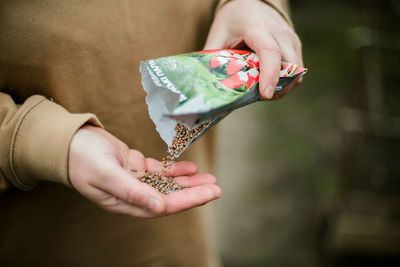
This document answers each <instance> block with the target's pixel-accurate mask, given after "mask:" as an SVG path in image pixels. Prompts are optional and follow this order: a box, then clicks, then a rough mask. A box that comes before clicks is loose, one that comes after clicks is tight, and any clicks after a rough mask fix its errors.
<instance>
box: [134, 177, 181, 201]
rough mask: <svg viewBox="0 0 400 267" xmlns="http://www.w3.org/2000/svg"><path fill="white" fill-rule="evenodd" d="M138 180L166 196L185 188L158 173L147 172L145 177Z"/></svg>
mask: <svg viewBox="0 0 400 267" xmlns="http://www.w3.org/2000/svg"><path fill="white" fill-rule="evenodd" d="M138 180H139V181H141V182H143V183H146V184H149V185H151V186H152V187H154V188H155V189H157V190H158V191H160V192H161V193H163V194H164V195H168V194H171V193H173V192H176V191H180V190H182V189H183V188H185V187H184V186H183V185H179V184H177V183H176V182H175V180H174V179H173V178H171V177H165V176H162V175H160V174H157V173H148V172H147V171H145V174H144V175H141V176H139V177H138Z"/></svg>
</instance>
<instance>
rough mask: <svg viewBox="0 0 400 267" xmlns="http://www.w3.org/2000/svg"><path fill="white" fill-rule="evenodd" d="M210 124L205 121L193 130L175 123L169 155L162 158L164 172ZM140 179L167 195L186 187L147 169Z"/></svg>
mask: <svg viewBox="0 0 400 267" xmlns="http://www.w3.org/2000/svg"><path fill="white" fill-rule="evenodd" d="M209 124H210V122H204V123H202V124H200V125H199V126H198V127H196V128H194V129H192V130H190V129H189V128H187V127H186V126H185V125H183V124H180V123H177V124H176V125H175V136H174V138H173V140H172V144H171V145H170V146H169V149H168V151H167V156H165V157H164V158H163V159H162V173H166V172H167V170H168V169H169V168H170V167H171V165H172V164H173V163H174V162H175V161H174V160H175V159H176V158H178V156H179V155H180V153H182V152H183V151H184V150H185V149H186V148H187V146H188V145H189V144H190V142H191V141H192V140H193V139H195V138H196V137H197V136H198V135H199V134H200V133H201V132H202V131H203V130H204V128H206V127H207V126H208V125H209ZM132 171H134V170H132ZM138 179H139V180H140V181H142V182H144V183H147V184H149V185H151V186H153V187H154V188H156V189H157V190H158V191H160V192H161V193H163V194H165V195H168V194H171V193H173V192H176V191H180V190H182V189H183V188H185V187H184V186H182V185H179V184H177V183H176V182H175V180H174V179H173V178H168V177H165V176H163V175H161V174H158V173H148V172H147V171H145V174H144V175H142V176H140V177H138Z"/></svg>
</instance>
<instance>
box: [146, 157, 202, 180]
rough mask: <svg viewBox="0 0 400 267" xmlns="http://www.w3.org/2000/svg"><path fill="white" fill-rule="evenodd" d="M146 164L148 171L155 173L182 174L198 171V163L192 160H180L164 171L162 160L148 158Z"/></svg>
mask: <svg viewBox="0 0 400 267" xmlns="http://www.w3.org/2000/svg"><path fill="white" fill-rule="evenodd" d="M145 165H146V168H147V170H148V171H150V172H155V173H162V174H163V175H165V176H182V175H192V174H195V173H197V170H198V168H197V165H196V164H194V163H193V162H191V161H178V162H175V163H174V164H172V165H171V166H170V167H168V168H166V169H165V172H163V165H162V163H161V162H160V161H158V160H155V159H152V158H146V160H145Z"/></svg>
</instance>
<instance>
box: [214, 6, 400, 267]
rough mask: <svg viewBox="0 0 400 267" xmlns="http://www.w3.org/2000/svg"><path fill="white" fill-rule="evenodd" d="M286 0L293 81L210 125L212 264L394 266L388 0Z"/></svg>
mask: <svg viewBox="0 0 400 267" xmlns="http://www.w3.org/2000/svg"><path fill="white" fill-rule="evenodd" d="M291 7H292V19H293V22H294V24H295V28H296V31H297V33H298V35H299V36H300V38H301V40H302V43H303V58H304V63H305V66H306V67H308V68H309V73H308V74H307V75H306V76H305V77H304V82H303V84H302V85H301V86H299V87H298V88H296V89H295V90H294V91H293V92H291V93H290V94H289V95H287V96H286V97H284V98H283V99H282V100H279V101H275V102H263V103H256V104H253V105H250V106H247V107H245V108H242V109H240V110H237V111H235V112H234V113H233V114H231V115H230V116H229V117H228V118H226V119H225V120H224V121H223V122H221V126H220V129H219V132H218V151H219V152H218V153H219V154H218V172H217V176H218V177H219V178H220V185H221V187H222V190H223V197H222V198H221V199H220V200H218V202H217V204H216V205H217V207H216V223H215V225H216V233H217V237H218V246H219V249H220V252H221V254H222V258H223V262H224V264H225V266H227V267H238V266H359V265H362V266H400V261H399V257H400V167H399V165H400V153H399V149H400V98H399V96H400V91H399V86H398V84H399V82H400V75H399V74H400V71H399V64H400V33H399V22H400V21H399V18H400V1H396V0H375V1H373V0H368V1H367V0H363V1H361V0H359V1H322V0H309V1H305V0H303V1H300V0H297V1H291Z"/></svg>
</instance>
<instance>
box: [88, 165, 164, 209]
mask: <svg viewBox="0 0 400 267" xmlns="http://www.w3.org/2000/svg"><path fill="white" fill-rule="evenodd" d="M103 175H104V177H103V179H102V180H101V181H102V182H101V183H99V184H97V185H96V187H97V188H99V189H101V190H103V191H105V192H107V193H109V194H111V195H113V196H115V197H116V198H119V199H121V200H123V201H125V202H126V203H128V204H131V205H135V206H138V207H141V208H144V209H146V210H147V211H149V212H151V213H154V214H160V213H162V212H163V211H164V209H165V203H164V200H163V198H162V196H161V194H160V193H159V192H158V191H157V190H156V189H154V188H152V187H151V186H150V185H148V184H145V183H142V182H140V181H138V180H137V179H136V178H135V177H134V176H132V175H131V174H130V173H129V172H128V171H127V170H125V169H123V168H121V167H119V166H116V167H110V168H109V171H107V172H104V174H103Z"/></svg>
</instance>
